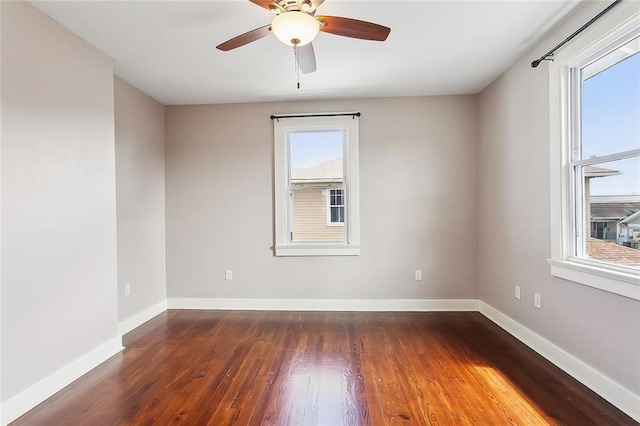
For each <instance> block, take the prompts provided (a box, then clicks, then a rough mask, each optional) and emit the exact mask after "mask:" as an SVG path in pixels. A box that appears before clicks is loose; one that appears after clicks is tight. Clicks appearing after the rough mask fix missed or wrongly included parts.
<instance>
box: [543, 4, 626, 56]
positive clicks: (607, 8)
mask: <svg viewBox="0 0 640 426" xmlns="http://www.w3.org/2000/svg"><path fill="white" fill-rule="evenodd" d="M621 1H622V0H616V1H614V2H613V3H611V4H610V5H609V6H607V7H606V9H604V10H603V11H602V12H600V13H598V14H597V15H596V16H594V17H593V18H591V20H590V21H589V22H587V23H586V24H584V25H583V26H581V27H580V28H578V30H577V31H575V32H574V33H573V34H571V35H570V36H569V37H567V38H565V39H564V40H562V41H561V42H560V43H558V45H557V46H556V47H554V48H553V49H551V50H550V51H548V52H547V53H545V54H544V55H542V56H541V57H540V58H538V59H536V60H535V61H533V62H531V68H536V67H537V66H538V65H540V62H542V61H549V60H550V61H553V59H549V56H553V54H554V53H555V51H556V50H558V49H560V48H561V47H562V46H564V45H565V44H566V43H568V42H570V41H571V40H572V39H573V38H574V37H575V36H577V35H578V34H580V33H581V32H582V31H584V30H585V29H587V27H588V26H590V25H591V24H593V23H594V22H596V21H597V20H598V19H600V18H601V17H602V15H604V14H605V13H607V12H608V11H610V10H611V9H613V8H614V7H615V6H616V5H617V4H618V3H620V2H621Z"/></svg>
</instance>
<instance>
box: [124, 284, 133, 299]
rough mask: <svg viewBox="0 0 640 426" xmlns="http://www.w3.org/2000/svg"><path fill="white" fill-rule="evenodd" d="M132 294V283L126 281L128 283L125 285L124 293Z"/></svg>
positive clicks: (126, 294)
mask: <svg viewBox="0 0 640 426" xmlns="http://www.w3.org/2000/svg"><path fill="white" fill-rule="evenodd" d="M130 294H131V284H129V283H126V284H125V285H124V295H125V296H128V295H130Z"/></svg>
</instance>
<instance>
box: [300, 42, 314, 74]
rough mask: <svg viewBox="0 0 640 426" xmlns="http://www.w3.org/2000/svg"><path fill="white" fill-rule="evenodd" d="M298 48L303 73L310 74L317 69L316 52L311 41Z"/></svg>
mask: <svg viewBox="0 0 640 426" xmlns="http://www.w3.org/2000/svg"><path fill="white" fill-rule="evenodd" d="M297 49H298V66H299V67H300V71H302V73H303V74H309V73H312V72H315V70H316V54H315V52H314V51H313V45H312V44H311V43H308V44H305V45H304V46H300V47H298V48H297Z"/></svg>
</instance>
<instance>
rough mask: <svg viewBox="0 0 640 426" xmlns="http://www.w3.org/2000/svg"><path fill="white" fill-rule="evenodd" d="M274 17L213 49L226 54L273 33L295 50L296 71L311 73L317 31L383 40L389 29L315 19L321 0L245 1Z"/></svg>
mask: <svg viewBox="0 0 640 426" xmlns="http://www.w3.org/2000/svg"><path fill="white" fill-rule="evenodd" d="M249 1H250V2H251V3H254V4H257V5H258V6H260V7H263V8H265V9H267V10H269V11H270V12H273V13H274V14H275V15H276V16H275V18H273V21H271V23H270V24H269V25H265V26H264V27H260V28H256V29H255V30H251V31H249V32H246V33H244V34H241V35H239V36H237V37H234V38H232V39H230V40H227V41H225V42H224V43H222V44H220V45H218V46H217V49H219V50H223V51H228V50H232V49H235V48H237V47H240V46H244V45H245V44H248V43H251V42H252V41H256V40H259V39H261V38H263V37H266V36H268V35H269V34H270V33H273V34H274V35H275V36H276V37H277V38H278V40H280V41H281V42H283V43H284V44H286V45H288V46H293V47H294V48H295V49H296V59H297V60H298V66H299V67H300V70H301V71H302V72H303V73H305V74H308V73H312V72H314V71H315V70H316V56H315V53H314V51H313V46H312V44H311V41H312V40H313V39H314V38H315V37H316V35H318V32H319V31H322V32H324V33H329V34H335V35H339V36H343V37H351V38H358V39H363V40H374V41H384V40H386V39H387V36H389V32H390V31H391V29H390V28H388V27H385V26H382V25H378V24H374V23H372V22H366V21H359V20H357V19H351V18H341V17H339V16H315V14H316V9H317V8H318V7H319V6H320V5H321V4H322V3H324V0H249Z"/></svg>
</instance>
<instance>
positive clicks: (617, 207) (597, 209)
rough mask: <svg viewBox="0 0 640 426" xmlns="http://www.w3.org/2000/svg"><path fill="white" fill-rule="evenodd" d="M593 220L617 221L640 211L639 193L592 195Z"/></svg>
mask: <svg viewBox="0 0 640 426" xmlns="http://www.w3.org/2000/svg"><path fill="white" fill-rule="evenodd" d="M590 201H591V220H592V221H614V220H615V221H617V220H620V219H624V218H626V217H628V216H630V215H632V214H634V213H636V212H638V211H640V196H638V195H596V196H591V200H590Z"/></svg>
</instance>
